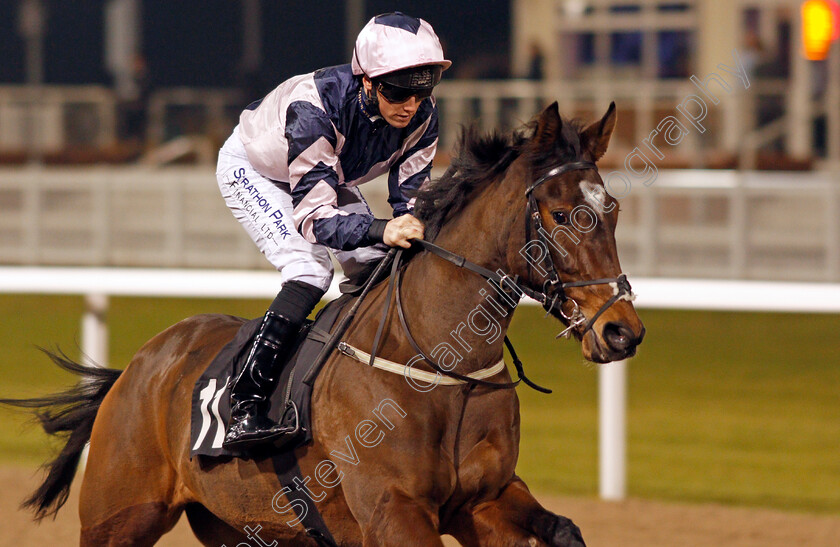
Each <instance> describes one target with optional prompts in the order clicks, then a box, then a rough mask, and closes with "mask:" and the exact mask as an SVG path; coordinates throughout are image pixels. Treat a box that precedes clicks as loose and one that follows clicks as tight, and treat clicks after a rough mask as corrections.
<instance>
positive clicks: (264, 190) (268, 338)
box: [216, 129, 333, 448]
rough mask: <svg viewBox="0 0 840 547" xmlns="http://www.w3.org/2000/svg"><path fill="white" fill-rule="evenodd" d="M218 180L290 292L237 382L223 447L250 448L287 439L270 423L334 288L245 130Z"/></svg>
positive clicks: (229, 145)
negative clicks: (291, 359)
mask: <svg viewBox="0 0 840 547" xmlns="http://www.w3.org/2000/svg"><path fill="white" fill-rule="evenodd" d="M216 178H217V180H218V183H219V189H220V190H221V193H222V196H223V197H224V199H225V203H226V204H227V206H228V208H229V209H230V210H231V213H233V216H234V217H235V218H236V220H238V221H239V223H240V224H242V226H243V228H245V231H246V232H247V233H248V235H249V236H250V237H251V239H252V240H253V241H254V243H255V244H256V245H257V247H258V248H259V250H260V251H261V252H262V253H263V254H264V255H265V256H266V258H267V259H268V260H269V262H271V264H272V265H273V266H274V267H275V268H277V270H278V271H280V279H281V280H282V282H283V288H282V290H281V291H280V293H279V294H278V295H277V298H276V299H275V300H274V302H273V303H272V304H271V307H270V308H269V310H268V312H267V313H266V315H265V317H264V318H263V322H262V324H261V325H260V329H259V332H258V333H257V336H256V338H255V339H254V342H253V345H252V346H251V350H250V353H249V355H248V359H247V362H246V364H245V366H244V368H243V369H242V371H240V372H239V374H237V375H236V376H235V378H234V380H233V385H232V389H231V425H230V427H229V428H228V431H227V434H226V436H225V440H224V442H223V446H224V447H225V448H232V447H235V448H244V447H246V446H248V445H252V444H257V443H263V442H267V441H270V440H273V439H274V438H277V437H278V436H280V435H282V434H283V433H284V432H285V430H284V429H282V428H279V427H278V426H277V424H275V423H274V422H272V421H271V420H269V419H268V418H267V417H266V415H265V414H266V411H267V408H266V407H267V404H266V403H267V401H268V398H269V397H270V395H271V391H272V390H273V389H274V387H275V385H276V383H277V380H278V378H279V377H280V371H281V367H282V365H283V363H284V362H285V360H286V358H287V357H288V355H287V353H288V348H289V346H290V343H291V342H292V341H293V339H294V337H295V334H296V333H297V332H298V330H299V329H300V326H301V324H302V323H303V321H304V319H305V318H306V316H307V315H309V313H310V312H311V311H312V309H313V308H314V306H315V305H316V304H317V303H318V301H319V300H320V299H321V297H322V296H323V294H324V292H325V291H326V290H327V288H328V287H329V285H330V281H331V280H332V276H333V269H332V261H331V260H330V256H329V253H328V252H327V249H326V248H325V247H324V246H322V245H313V244H312V243H310V242H308V241H307V240H306V239H304V238H303V237H302V236H301V235H300V234H299V233H298V232H297V231H296V229H295V226H294V223H293V221H292V213H293V209H294V207H293V204H292V197H291V194H290V189H289V185H288V184H286V183H281V182H277V181H273V180H270V179H267V178H265V177H263V176H262V175H260V174H259V173H258V172H257V171H256V170H255V169H254V168H253V167H252V166H251V164H250V162H249V161H248V157H247V155H246V154H245V149H244V147H243V146H242V143H241V141H240V140H239V134H238V129H235V130H234V132H233V135H231V137H230V138H229V139H228V140H227V142H226V143H225V145H224V146H223V147H222V149H221V151H220V152H219V163H218V166H217V169H216Z"/></svg>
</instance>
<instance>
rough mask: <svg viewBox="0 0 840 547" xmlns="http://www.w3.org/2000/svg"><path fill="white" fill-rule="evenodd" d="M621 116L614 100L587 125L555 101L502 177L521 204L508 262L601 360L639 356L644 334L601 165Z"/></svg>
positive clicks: (595, 358)
mask: <svg viewBox="0 0 840 547" xmlns="http://www.w3.org/2000/svg"><path fill="white" fill-rule="evenodd" d="M615 121H616V113H615V104H614V103H613V104H611V105H610V107H609V109H608V110H607V113H606V114H605V115H604V117H603V118H601V119H600V120H599V121H597V122H595V123H592V124H590V125H588V126H585V127H584V126H580V125H578V124H576V123H575V122H567V121H563V120H562V119H561V118H560V115H559V112H558V108H557V103H554V104H552V105H551V106H549V107H548V108H546V109H545V110H544V111H543V112H542V113H541V114H540V116H539V117H538V118H537V119H536V120H535V122H534V123H533V125H532V127H533V134H532V135H529V136H528V137H527V138H526V140H525V141H524V142H522V143H521V145H520V151H521V153H520V154H519V156H518V157H517V159H516V160H515V161H514V162H513V163H512V164H511V165H510V167H509V168H508V170H507V173H506V176H505V182H504V185H505V186H506V187H507V188H508V189H509V190H510V191H511V192H512V193H511V201H512V202H513V203H519V205H518V206H516V207H513V208H512V209H514V210H519V211H522V212H521V213H517V214H516V217H514V218H513V219H512V222H511V226H510V229H511V231H510V232H509V234H510V235H511V236H512V237H510V238H509V240H508V241H509V243H507V262H508V265H509V268H510V269H511V270H512V271H513V273H515V274H517V275H519V276H520V278H521V279H523V280H525V281H526V284H528V285H529V286H530V287H531V288H533V289H534V290H536V291H540V292H542V293H544V294H545V295H546V297H547V299H546V302H545V303H544V306H545V307H546V309H547V310H548V311H549V312H550V313H551V314H552V315H554V316H555V317H557V318H558V319H560V320H561V321H562V322H563V323H564V324H566V325H567V326H569V327H571V328H570V329H567V330H568V331H569V332H571V333H573V334H574V335H575V336H576V337H577V338H578V339H580V340H581V341H582V350H583V355H584V357H585V358H587V359H589V360H591V361H595V362H608V361H614V360H618V359H623V358H625V357H629V356H632V355H634V354H635V352H636V346H637V345H638V344H639V343H640V342H641V341H642V338H643V337H644V332H645V329H644V326H643V325H642V322H641V320H640V319H639V316H638V315H637V314H636V311H635V309H634V307H633V304H632V303H631V300H632V293H631V292H630V287H629V284H627V281H626V279H625V278H624V276H623V275H621V266H620V265H619V261H618V253H617V252H616V243H615V228H616V222H617V220H618V209H619V207H618V202H617V201H616V200H615V199H614V198H613V197H612V196H610V195H609V194H608V193H607V192H606V190H605V188H604V182H603V181H602V180H601V177H600V175H599V174H598V170H597V168H596V166H595V162H596V161H598V160H599V159H600V158H601V157H602V156H603V155H604V152H606V150H607V145H608V144H609V140H610V136H611V135H612V132H613V128H614V127H615ZM587 281H595V283H586V282H587Z"/></svg>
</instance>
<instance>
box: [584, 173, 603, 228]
mask: <svg viewBox="0 0 840 547" xmlns="http://www.w3.org/2000/svg"><path fill="white" fill-rule="evenodd" d="M580 191H581V192H583V197H584V199H585V200H586V203H587V204H588V205H589V206H590V207H592V208H593V209H594V210H595V212H596V213H597V214H598V218H600V219H601V220H603V219H604V211H605V210H606V206H607V191H606V190H604V187H603V186H601V185H600V184H595V183H594V182H589V181H588V180H582V181H580Z"/></svg>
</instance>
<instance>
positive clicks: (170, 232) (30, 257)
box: [0, 167, 840, 281]
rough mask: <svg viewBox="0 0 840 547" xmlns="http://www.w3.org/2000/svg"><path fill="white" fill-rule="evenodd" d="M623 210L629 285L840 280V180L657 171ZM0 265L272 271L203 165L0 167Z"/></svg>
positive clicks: (379, 207) (383, 211)
mask: <svg viewBox="0 0 840 547" xmlns="http://www.w3.org/2000/svg"><path fill="white" fill-rule="evenodd" d="M602 174H603V175H604V176H606V175H607V173H602ZM361 189H362V191H363V192H364V193H365V194H366V195H367V196H368V198H369V201H370V203H371V206H372V207H373V209H374V212H375V213H377V214H378V215H380V216H386V215H389V214H390V213H389V211H388V206H387V203H386V198H385V191H386V190H385V186H384V180H383V179H380V180H378V181H374V182H371V183H369V184H366V185H363V186H362V187H361ZM616 190H617V191H622V192H623V191H625V189H624V188H619V189H616ZM621 211H622V212H621V216H620V220H619V226H618V230H617V233H616V237H617V241H618V249H619V255H620V258H621V263H622V266H623V269H624V271H625V272H627V273H628V274H630V275H631V276H638V275H642V276H656V277H709V278H735V279H739V278H740V279H769V280H785V281H793V280H798V281H840V176H838V175H831V174H829V173H784V172H772V173H767V172H737V171H720V170H715V171H705V170H681V171H660V172H659V175H658V178H657V179H656V181H655V182H653V183H652V184H651V185H650V186H645V185H644V184H642V183H640V182H634V183H633V186H632V187H631V188H630V189H629V192H627V195H626V196H625V197H624V198H622V200H621ZM0 264H17V265H50V266H64V265H72V266H120V267H169V268H228V269H230V268H233V269H258V268H269V265H268V263H267V261H266V260H265V259H264V258H263V257H262V256H261V255H260V254H259V252H258V251H257V250H256V247H255V246H254V244H253V243H252V242H251V241H250V239H249V238H248V237H247V235H246V234H245V231H244V230H243V229H242V228H241V227H240V226H239V224H238V223H237V222H236V221H235V220H234V219H233V217H232V215H231V214H230V213H229V212H228V210H227V208H226V207H225V205H224V203H223V201H222V199H221V196H220V195H219V190H218V188H217V186H216V181H215V175H214V173H213V170H212V169H209V168H206V167H199V168H196V167H187V168H181V167H170V168H165V169H151V168H108V167H97V168H66V169H37V168H33V169H0Z"/></svg>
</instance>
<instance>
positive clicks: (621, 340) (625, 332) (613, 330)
mask: <svg viewBox="0 0 840 547" xmlns="http://www.w3.org/2000/svg"><path fill="white" fill-rule="evenodd" d="M603 336H604V340H606V342H607V345H608V346H609V347H610V349H612V350H613V351H626V350H627V349H628V348H631V347H633V346H634V345H635V340H634V339H635V337H634V335H633V331H632V330H630V329H629V328H628V327H626V326H624V325H622V324H621V323H614V322H610V323H607V324H606V325H605V326H604V333H603Z"/></svg>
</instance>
